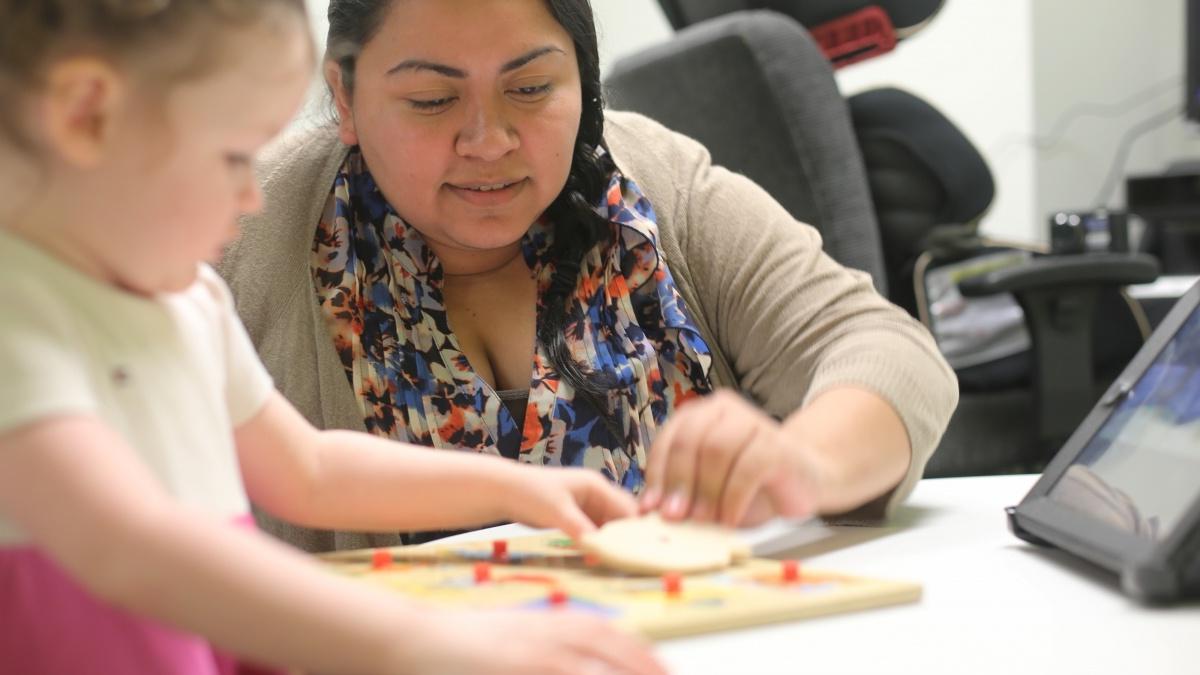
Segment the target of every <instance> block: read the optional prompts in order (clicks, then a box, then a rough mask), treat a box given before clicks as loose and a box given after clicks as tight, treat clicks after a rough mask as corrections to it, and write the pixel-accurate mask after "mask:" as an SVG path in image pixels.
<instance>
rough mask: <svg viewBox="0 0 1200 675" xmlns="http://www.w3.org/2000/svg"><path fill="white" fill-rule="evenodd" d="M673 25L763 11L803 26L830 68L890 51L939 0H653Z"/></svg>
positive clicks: (930, 16)
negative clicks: (735, 13)
mask: <svg viewBox="0 0 1200 675" xmlns="http://www.w3.org/2000/svg"><path fill="white" fill-rule="evenodd" d="M659 4H660V5H661V6H662V8H663V12H664V13H665V14H666V15H667V19H668V20H669V21H670V22H671V25H673V26H674V27H675V28H676V29H681V28H684V27H686V26H689V25H692V24H694V23H698V22H700V21H704V20H707V19H712V18H715V17H717V16H721V15H723V14H729V13H732V12H738V11H744V10H751V9H769V10H773V11H776V12H779V13H781V14H784V15H787V16H789V17H791V18H793V19H795V20H796V21H797V22H798V23H800V24H801V25H803V26H804V27H805V28H807V29H808V31H809V33H811V34H812V36H813V38H814V39H815V40H816V41H817V43H818V44H819V45H821V49H822V51H824V52H825V55H826V56H827V57H828V58H829V60H830V62H831V63H833V66H834V67H835V68H840V67H842V66H847V65H850V64H851V63H857V62H859V61H862V60H864V59H869V58H871V57H873V56H878V55H880V54H883V53H886V52H889V51H891V50H892V49H894V48H895V47H896V42H897V41H899V40H903V39H905V38H908V37H910V36H912V35H913V34H914V33H916V32H917V31H919V30H920V29H922V28H924V27H925V26H926V25H928V24H929V22H930V21H932V20H933V17H934V15H936V14H937V13H938V11H940V10H941V8H942V5H944V4H945V0H659Z"/></svg>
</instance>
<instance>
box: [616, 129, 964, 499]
mask: <svg viewBox="0 0 1200 675" xmlns="http://www.w3.org/2000/svg"><path fill="white" fill-rule="evenodd" d="M610 121H611V123H610V125H609V130H610V131H609V134H608V141H609V143H610V146H611V147H612V149H613V155H614V158H615V159H616V160H617V163H618V165H619V166H621V168H622V169H623V170H625V171H626V172H627V173H628V174H629V175H630V176H631V177H632V178H633V179H634V180H635V181H637V182H638V184H639V185H640V186H641V187H642V189H643V190H644V191H645V192H646V194H647V196H648V197H649V199H650V201H651V203H652V204H653V205H654V207H655V210H656V213H657V215H658V218H659V227H660V231H661V232H662V233H663V239H664V245H665V246H664V248H665V249H666V250H665V251H664V254H665V256H666V257H667V259H668V265H670V266H671V268H672V273H673V274H675V275H676V277H677V278H680V277H682V278H683V279H684V280H685V282H684V283H682V284H681V285H682V286H686V288H687V289H688V290H689V291H690V293H687V294H686V295H685V299H689V300H691V301H692V302H693V303H694V304H696V305H697V306H696V308H695V309H696V311H695V312H694V314H695V315H696V316H697V320H698V321H703V322H705V323H706V324H707V330H706V331H705V332H706V333H707V334H708V335H711V336H712V337H713V339H715V340H716V343H717V344H716V345H713V347H714V348H715V349H716V350H719V352H721V354H722V355H723V359H724V360H725V361H726V362H727V363H728V365H729V368H730V369H731V371H732V376H733V378H734V379H735V382H736V386H737V387H738V388H739V389H740V390H741V391H742V392H744V393H746V394H748V395H749V396H750V397H752V398H753V399H754V400H755V401H756V402H757V403H758V404H759V405H761V406H762V407H763V409H764V410H766V411H767V412H768V413H770V414H772V415H774V416H776V417H778V418H783V417H785V416H787V415H788V414H790V413H792V412H793V411H795V410H797V409H799V408H800V407H802V406H803V405H805V403H807V402H808V401H810V400H812V399H813V398H814V397H816V396H817V395H819V394H820V393H822V392H823V391H825V390H827V389H830V388H833V387H839V386H847V385H849V386H856V387H860V388H864V389H867V390H869V391H872V392H874V393H875V394H877V395H879V396H880V397H882V398H883V399H884V400H885V401H887V402H888V403H889V404H890V405H891V406H892V408H893V409H895V411H896V412H897V413H898V414H899V416H900V418H901V420H902V421H903V423H904V426H905V428H906V430H907V432H908V436H909V441H910V444H911V447H912V461H911V463H910V466H909V469H908V473H907V474H906V476H905V477H904V479H903V480H902V482H901V483H900V485H899V486H898V487H897V489H895V490H894V491H893V492H892V493H891V495H890V496H887V498H886V500H885V508H886V511H887V512H890V511H891V510H892V509H893V508H894V507H895V506H896V505H897V504H898V503H900V502H901V501H902V500H903V499H904V498H905V497H906V496H907V495H908V494H909V493H910V492H911V491H912V488H913V487H914V486H915V485H916V482H917V481H918V480H919V479H920V477H921V474H922V472H923V471H924V467H925V464H926V462H927V461H928V460H929V457H930V455H932V453H933V451H934V449H935V448H936V446H937V443H938V441H939V439H940V437H941V434H942V433H943V431H944V430H945V427H946V425H947V424H948V422H949V418H950V415H951V413H952V412H953V410H954V407H955V405H956V404H957V400H958V386H957V381H956V379H955V377H954V374H953V372H952V371H951V370H950V368H949V366H948V365H947V364H946V362H945V360H944V359H943V358H942V357H941V355H940V354H939V352H938V350H937V347H936V345H935V344H934V342H933V339H932V337H931V336H930V335H929V333H928V331H926V330H925V328H924V327H923V326H922V325H921V324H920V323H919V322H917V321H915V320H914V319H913V318H911V317H910V316H909V315H908V314H907V313H906V312H904V311H903V310H901V309H900V308H898V307H896V306H894V305H892V304H891V303H889V302H888V301H887V300H886V299H884V298H883V297H881V296H880V295H879V294H878V293H877V292H876V290H875V288H874V286H872V284H871V280H870V277H869V276H868V275H867V274H865V273H862V272H858V271H855V270H850V269H847V268H845V267H842V266H841V265H839V264H838V263H836V262H835V261H833V259H831V258H830V257H829V256H827V255H826V254H825V253H824V252H823V251H822V248H821V237H820V234H819V233H818V232H817V230H816V229H815V228H813V227H811V226H809V225H806V224H804V223H801V222H798V221H796V220H795V219H794V218H792V217H791V216H790V215H789V214H788V213H787V211H786V210H785V209H784V208H783V207H782V206H780V205H779V203H778V202H776V201H775V200H774V199H772V198H771V197H770V196H769V195H768V194H767V193H766V192H765V191H764V190H763V189H762V188H760V187H759V186H758V185H756V184H755V183H754V182H752V181H750V180H749V179H747V178H746V177H744V176H741V175H738V174H735V173H733V172H730V171H728V170H726V169H724V168H722V167H719V166H714V165H713V164H712V162H711V158H710V156H709V154H708V151H707V150H705V149H704V148H703V147H702V146H701V145H700V144H699V143H697V142H695V141H693V140H692V139H689V138H687V137H685V136H683V135H680V134H677V133H674V132H672V131H669V130H667V129H666V128H664V127H662V126H660V125H658V124H657V123H655V122H652V121H650V120H648V119H647V118H644V117H640V116H634V115H629V114H622V113H614V114H612V115H610ZM687 295H690V296H691V297H690V298H687V297H686V296H687Z"/></svg>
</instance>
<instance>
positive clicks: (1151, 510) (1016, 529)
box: [1008, 284, 1200, 602]
mask: <svg viewBox="0 0 1200 675" xmlns="http://www.w3.org/2000/svg"><path fill="white" fill-rule="evenodd" d="M1008 522H1009V527H1010V529H1011V530H1012V532H1013V533H1014V534H1016V535H1017V536H1018V537H1020V538H1022V539H1025V540H1027V541H1031V542H1034V543H1037V544H1042V545H1049V546H1055V547H1058V548H1061V549H1063V550H1065V551H1068V552H1070V553H1073V554H1075V555H1077V556H1079V557H1081V558H1084V559H1086V560H1088V561H1091V562H1092V563H1095V564H1096V565H1098V566H1100V567H1102V568H1104V569H1107V570H1110V571H1111V572H1113V573H1115V574H1116V575H1117V577H1118V578H1119V580H1120V586H1121V588H1122V590H1124V591H1125V592H1126V593H1128V594H1129V595H1131V596H1134V597H1136V598H1138V599H1140V600H1143V601H1147V602H1169V601H1172V600H1176V599H1179V598H1182V597H1185V596H1193V597H1194V596H1197V595H1200V284H1197V285H1194V286H1192V288H1191V289H1189V290H1188V292H1187V293H1185V294H1184V296H1183V297H1182V298H1180V300H1179V302H1178V303H1176V305H1175V307H1174V308H1173V309H1172V310H1171V312H1170V313H1169V314H1168V315H1167V316H1166V318H1164V319H1163V321H1162V323H1161V324H1160V325H1159V327H1158V328H1157V329H1156V330H1155V331H1154V334H1153V335H1151V336H1150V339H1149V340H1148V341H1147V342H1146V344H1145V345H1144V346H1143V347H1142V349H1141V350H1140V351H1139V352H1138V354H1137V356H1135V357H1134V359H1133V361H1131V362H1130V364H1129V366H1128V367H1127V368H1126V369H1125V371H1124V372H1122V373H1121V375H1120V377H1118V378H1117V379H1116V380H1115V381H1114V382H1113V384H1112V386H1111V387H1109V389H1108V391H1107V392H1105V394H1104V396H1103V397H1102V398H1101V399H1100V401H1099V402H1098V403H1097V404H1096V406H1095V407H1094V408H1092V410H1091V412H1090V413H1088V416H1087V417H1086V418H1085V419H1084V421H1083V423H1082V424H1081V425H1080V426H1079V428H1078V429H1076V430H1075V433H1073V434H1072V435H1071V437H1070V438H1069V439H1068V440H1067V442H1066V444H1065V445H1064V446H1063V447H1062V449H1060V450H1059V452H1058V454H1057V455H1055V457H1054V459H1053V461H1052V462H1051V463H1050V464H1049V466H1047V467H1046V470H1045V472H1044V473H1043V474H1042V476H1041V478H1040V479H1039V480H1038V482H1037V483H1036V484H1035V485H1034V487H1033V489H1032V490H1030V492H1029V494H1028V495H1026V496H1025V498H1024V499H1023V500H1022V501H1021V503H1020V504H1019V505H1017V506H1015V507H1010V508H1009V509H1008Z"/></svg>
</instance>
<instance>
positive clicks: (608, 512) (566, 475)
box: [504, 464, 638, 538]
mask: <svg viewBox="0 0 1200 675" xmlns="http://www.w3.org/2000/svg"><path fill="white" fill-rule="evenodd" d="M512 468H513V469H515V471H514V472H513V474H512V478H511V479H510V480H511V482H508V481H506V488H507V489H508V491H509V493H510V494H508V495H506V496H505V497H504V504H505V506H506V508H507V510H508V514H507V518H508V519H510V520H514V521H516V522H519V523H524V524H525V525H530V526H533V527H551V528H558V529H560V530H562V531H563V532H565V533H566V534H567V535H568V536H570V537H572V538H578V537H579V536H580V535H583V534H585V533H587V532H591V531H592V530H594V529H596V526H597V525H602V524H604V523H606V522H608V521H610V520H616V519H618V518H627V517H630V516H635V515H637V512H638V508H637V501H636V500H635V499H634V498H633V495H631V494H629V493H628V492H626V491H625V490H622V489H621V488H619V487H617V486H616V485H615V484H613V483H612V481H609V480H608V479H607V478H605V477H604V476H603V475H601V474H600V472H598V471H595V470H592V469H574V468H571V469H567V468H542V467H533V466H528V465H515V464H514V465H512Z"/></svg>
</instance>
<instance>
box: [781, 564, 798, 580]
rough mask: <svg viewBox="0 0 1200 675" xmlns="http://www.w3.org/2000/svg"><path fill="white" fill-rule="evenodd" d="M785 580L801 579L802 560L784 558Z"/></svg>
mask: <svg viewBox="0 0 1200 675" xmlns="http://www.w3.org/2000/svg"><path fill="white" fill-rule="evenodd" d="M783 580H784V581H785V582H787V583H794V582H797V581H800V561H799V560H784V561H783Z"/></svg>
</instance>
